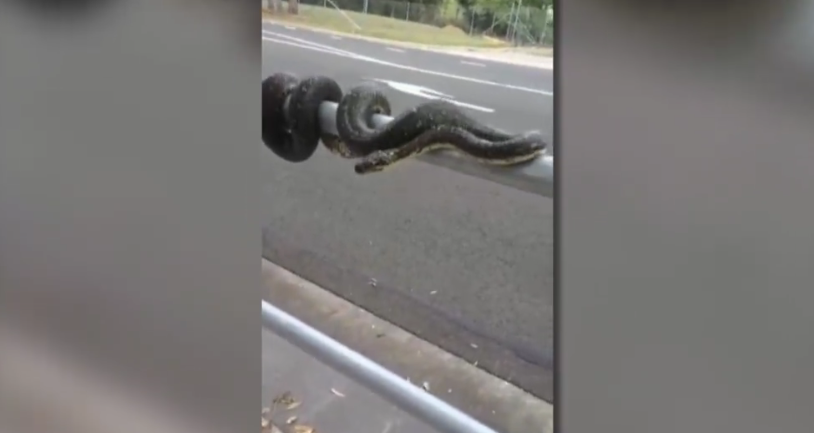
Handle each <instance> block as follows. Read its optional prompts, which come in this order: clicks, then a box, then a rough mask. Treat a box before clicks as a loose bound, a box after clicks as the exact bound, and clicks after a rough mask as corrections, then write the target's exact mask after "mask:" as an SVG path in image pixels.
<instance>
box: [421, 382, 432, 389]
mask: <svg viewBox="0 0 814 433" xmlns="http://www.w3.org/2000/svg"><path fill="white" fill-rule="evenodd" d="M421 387H422V388H424V391H429V390H430V383H429V382H424V383H422V384H421Z"/></svg>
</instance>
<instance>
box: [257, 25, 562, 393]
mask: <svg viewBox="0 0 814 433" xmlns="http://www.w3.org/2000/svg"><path fill="white" fill-rule="evenodd" d="M263 39H264V43H263V76H264V77H265V76H267V75H269V74H272V73H275V72H291V73H295V74H297V75H299V76H308V75H316V74H323V75H328V76H330V77H332V78H334V79H336V80H337V81H338V82H339V83H340V84H341V85H342V86H343V88H345V89H348V88H349V87H351V86H353V85H354V84H358V83H360V82H362V81H365V80H378V81H379V82H380V83H381V84H382V86H385V87H386V88H387V90H386V91H387V93H388V96H389V97H390V101H391V105H392V108H393V110H394V113H398V112H400V111H402V110H404V109H406V108H409V107H412V106H414V105H416V104H419V103H421V102H424V101H426V100H427V99H426V98H425V97H422V96H417V95H415V94H411V93H410V92H415V86H423V87H424V88H426V89H425V90H423V91H422V92H424V93H425V94H426V93H432V92H433V91H435V92H440V93H442V94H444V95H446V96H447V97H452V98H454V100H456V101H458V102H459V103H461V104H462V106H464V107H466V110H467V111H468V113H469V114H471V115H472V116H474V117H475V118H478V119H480V120H482V121H485V122H488V123H490V124H492V125H494V126H497V127H501V128H504V129H509V130H516V131H521V130H528V129H539V130H541V131H543V133H544V134H546V135H547V137H548V138H549V140H550V139H551V134H552V128H553V126H552V124H553V102H552V97H551V94H552V92H553V78H552V71H548V70H542V69H536V68H531V67H525V66H515V65H508V64H502V63H495V62H487V61H482V60H473V59H468V58H465V57H458V56H453V55H447V54H440V53H434V52H428V51H422V50H412V49H407V48H404V47H391V46H388V45H385V44H380V43H376V42H371V41H365V40H359V39H352V38H344V37H338V36H333V35H330V34H325V33H318V32H314V31H310V30H306V29H302V28H290V27H286V26H282V25H277V24H271V23H264V32H263ZM382 80H384V81H382ZM388 81H389V82H390V83H391V84H389V85H388V84H387V82H388ZM393 82H396V84H393ZM399 83H401V84H399ZM405 84H407V86H406V87H405ZM410 85H412V87H411V86H410ZM388 86H398V87H400V88H401V89H402V90H397V89H395V88H392V87H388ZM405 89H406V91H405ZM427 89H429V90H427ZM261 154H262V156H261V163H262V169H263V182H264V183H263V194H264V195H263V200H264V206H263V215H262V218H263V224H264V227H263V241H264V242H263V254H264V257H266V258H267V259H269V260H271V261H273V262H275V263H278V264H279V265H281V266H283V267H286V268H288V269H290V270H291V271H293V272H295V273H297V274H299V275H301V276H302V277H304V278H307V279H309V280H311V281H314V282H315V283H317V284H319V285H321V286H323V287H325V288H327V289H329V290H331V291H333V292H334V293H337V294H338V295H340V296H342V297H344V298H346V299H348V300H350V301H352V302H354V303H356V304H358V305H360V306H362V307H363V308H365V309H368V310H369V311H372V312H373V313H374V314H376V315H378V316H380V317H382V318H385V319H387V320H389V321H391V322H393V323H396V324H397V325H399V326H402V327H404V328H405V329H407V330H409V331H411V332H413V333H415V334H418V335H420V336H421V337H422V338H424V339H426V340H428V341H430V342H432V343H434V344H436V345H439V346H441V347H443V348H445V349H447V350H449V351H451V352H453V353H456V354H458V355H460V356H463V357H465V358H466V359H468V360H470V361H471V362H477V363H478V365H479V366H480V367H482V368H484V369H485V370H487V371H490V372H492V373H494V374H497V375H498V376H501V377H503V378H504V379H506V380H509V381H511V382H513V383H515V384H516V385H518V386H520V387H522V388H524V389H526V390H528V391H530V392H532V393H533V394H535V395H538V396H540V397H545V398H550V394H551V390H550V389H543V388H545V387H547V386H550V380H543V379H542V378H543V377H547V378H548V379H550V374H551V373H550V368H551V362H552V353H551V351H552V348H551V346H552V338H553V330H552V327H553V295H552V289H553V275H552V274H553V204H552V201H551V200H550V199H547V198H544V197H539V196H536V195H532V194H529V193H525V192H522V191H517V190H514V189H511V188H508V187H504V186H500V185H496V184H493V183H491V182H487V181H484V180H481V179H477V178H474V177H469V176H466V175H463V174H459V173H455V172H452V171H449V170H445V169H443V168H439V167H435V166H432V165H428V164H425V163H423V162H420V161H408V162H405V163H403V164H400V165H399V166H398V167H396V168H394V169H393V170H392V171H388V172H387V173H383V174H381V175H371V176H357V175H356V174H355V173H354V172H353V163H352V162H350V161H346V160H340V159H337V158H336V157H334V156H332V155H330V154H328V153H327V152H326V151H324V150H322V149H320V151H318V153H317V154H316V155H315V157H314V158H313V159H311V160H309V161H307V162H305V163H302V164H296V165H295V164H290V163H286V162H284V161H281V160H278V159H276V157H274V156H273V154H272V153H271V152H269V151H267V150H265V151H262V152H261ZM544 383H546V384H548V385H545V386H544V385H543V384H544Z"/></svg>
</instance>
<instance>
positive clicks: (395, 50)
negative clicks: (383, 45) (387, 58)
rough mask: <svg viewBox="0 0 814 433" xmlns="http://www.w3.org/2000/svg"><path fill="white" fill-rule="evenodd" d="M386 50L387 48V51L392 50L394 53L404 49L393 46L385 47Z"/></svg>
mask: <svg viewBox="0 0 814 433" xmlns="http://www.w3.org/2000/svg"><path fill="white" fill-rule="evenodd" d="M387 50H388V51H392V52H394V53H403V52H404V50H402V49H399V48H393V47H387Z"/></svg>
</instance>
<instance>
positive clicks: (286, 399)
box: [271, 391, 297, 407]
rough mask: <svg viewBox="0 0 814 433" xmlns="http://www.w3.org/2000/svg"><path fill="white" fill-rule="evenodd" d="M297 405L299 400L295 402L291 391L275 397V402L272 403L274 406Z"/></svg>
mask: <svg viewBox="0 0 814 433" xmlns="http://www.w3.org/2000/svg"><path fill="white" fill-rule="evenodd" d="M295 403H297V400H295V399H294V397H292V396H291V392H289V391H286V392H284V393H282V394H280V395H278V396H277V397H274V400H272V401H271V405H272V406H277V405H280V406H285V407H288V406H291V405H292V404H295Z"/></svg>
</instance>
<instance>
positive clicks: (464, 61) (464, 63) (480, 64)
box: [461, 60, 486, 68]
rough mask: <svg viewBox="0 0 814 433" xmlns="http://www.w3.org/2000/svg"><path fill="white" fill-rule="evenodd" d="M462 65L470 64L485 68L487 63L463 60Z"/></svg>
mask: <svg viewBox="0 0 814 433" xmlns="http://www.w3.org/2000/svg"><path fill="white" fill-rule="evenodd" d="M461 64H462V65H469V66H477V67H479V68H484V67H486V65H484V64H483V63H475V62H467V61H466V60H461Z"/></svg>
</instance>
